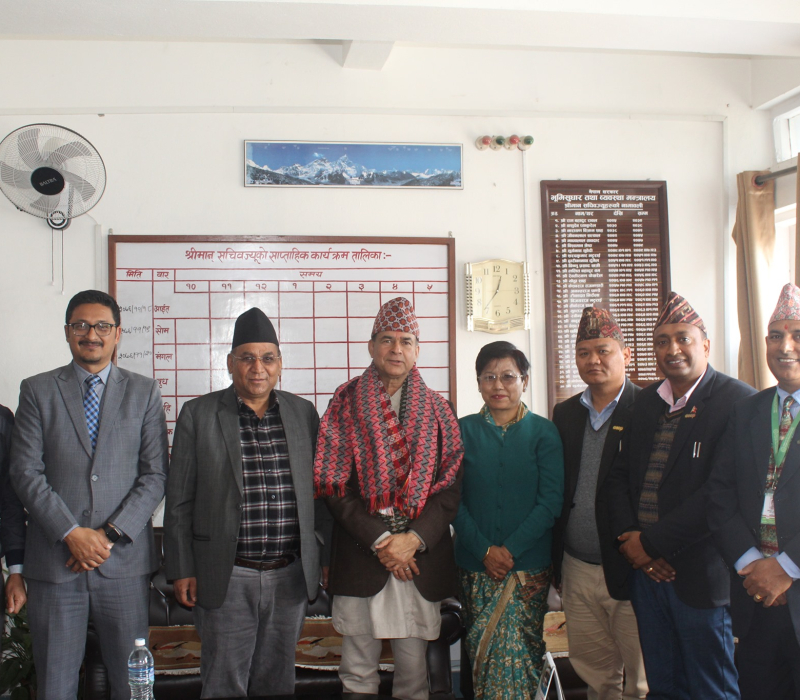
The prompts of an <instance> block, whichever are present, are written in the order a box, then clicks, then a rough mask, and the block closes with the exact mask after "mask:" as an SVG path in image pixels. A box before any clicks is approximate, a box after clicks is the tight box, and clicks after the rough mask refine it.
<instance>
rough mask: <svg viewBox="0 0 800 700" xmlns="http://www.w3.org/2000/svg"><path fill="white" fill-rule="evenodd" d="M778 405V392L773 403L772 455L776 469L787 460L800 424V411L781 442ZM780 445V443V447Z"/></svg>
mask: <svg viewBox="0 0 800 700" xmlns="http://www.w3.org/2000/svg"><path fill="white" fill-rule="evenodd" d="M778 404H779V402H778V392H777V391H776V392H775V400H774V401H773V402H772V454H773V455H774V457H775V469H778V468H780V467H781V466H782V465H783V460H785V459H786V453H787V452H788V451H789V445H791V444H792V436H793V435H794V431H795V428H796V427H797V424H798V423H800V411H798V412H797V415H796V416H795V417H794V419H793V420H792V424H791V426H789V430H788V431H787V432H786V435H785V436H784V438H783V442H780V430H781V417H780V413H779V411H778ZM778 443H780V447H779V446H778Z"/></svg>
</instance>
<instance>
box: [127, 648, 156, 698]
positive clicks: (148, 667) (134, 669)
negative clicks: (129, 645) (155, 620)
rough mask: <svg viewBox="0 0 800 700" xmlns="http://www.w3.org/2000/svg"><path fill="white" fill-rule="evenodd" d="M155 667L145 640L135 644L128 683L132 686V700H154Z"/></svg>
mask: <svg viewBox="0 0 800 700" xmlns="http://www.w3.org/2000/svg"><path fill="white" fill-rule="evenodd" d="M154 681H155V665H154V663H153V655H152V654H151V653H150V650H149V649H148V648H147V645H146V644H145V640H144V639H137V640H136V641H135V642H134V647H133V651H132V652H131V655H130V656H129V657H128V683H129V685H130V686H131V699H132V700H152V698H153V682H154Z"/></svg>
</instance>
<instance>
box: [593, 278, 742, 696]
mask: <svg viewBox="0 0 800 700" xmlns="http://www.w3.org/2000/svg"><path fill="white" fill-rule="evenodd" d="M653 347H654V350H655V354H656V362H657V364H658V368H659V370H660V371H661V373H662V374H663V375H664V376H665V377H666V379H664V381H663V382H659V383H655V384H651V385H650V386H649V387H647V388H646V389H643V390H642V391H641V392H640V393H639V396H638V397H637V398H636V401H635V402H634V404H633V407H632V409H631V410H632V413H633V416H632V419H631V425H630V428H629V430H628V431H627V434H626V435H624V436H623V438H622V452H621V453H620V455H619V457H618V458H617V460H616V461H615V463H614V466H613V467H612V471H611V475H610V476H609V479H608V488H609V495H610V498H611V519H612V532H613V533H614V534H616V535H617V538H618V540H619V542H620V552H622V554H623V555H624V556H625V558H626V559H627V560H628V562H629V563H630V564H631V565H632V567H633V568H634V571H633V572H632V576H631V579H630V587H631V588H630V590H631V602H632V603H633V609H634V611H635V612H636V619H637V621H638V623H639V638H640V640H641V643H642V652H643V654H644V663H645V669H646V670H647V683H648V685H649V686H650V692H649V694H648V696H647V697H648V698H670V699H675V698H680V699H683V698H687V699H688V698H692V699H693V700H713V699H715V698H734V699H736V698H738V697H739V690H738V687H737V682H736V681H737V676H736V668H735V666H734V664H733V649H734V647H733V634H732V632H731V619H730V610H729V606H728V602H729V594H730V579H729V576H728V571H727V567H726V566H725V562H724V561H723V560H722V557H721V555H720V553H719V551H718V550H717V549H716V547H715V546H714V543H713V542H712V540H711V537H710V532H709V528H708V523H707V521H706V508H707V504H708V488H707V487H708V484H707V481H708V477H709V473H710V470H711V463H712V460H713V457H714V454H715V452H716V449H717V445H718V443H719V440H720V437H721V436H722V433H723V431H724V430H725V426H726V424H727V421H728V417H729V416H730V413H731V409H732V406H733V403H734V402H735V401H737V400H738V399H741V398H744V397H746V396H749V395H751V394H753V393H755V392H754V390H753V389H752V388H751V387H749V386H747V385H746V384H744V383H742V382H740V381H738V380H736V379H733V378H731V377H728V376H726V375H724V374H722V373H720V372H716V371H715V370H714V369H713V368H712V367H711V366H710V365H709V364H708V353H709V349H710V342H709V340H708V337H707V335H706V329H705V325H704V324H703V321H702V319H701V318H700V317H699V316H698V314H697V312H696V311H695V310H694V309H693V308H692V307H691V305H690V304H689V302H688V301H686V299H684V298H683V297H681V296H680V295H678V294H675V293H674V292H671V293H670V295H669V298H668V300H667V303H666V305H665V306H664V308H663V310H662V312H661V315H660V317H659V319H658V321H657V322H656V327H655V330H654V331H653Z"/></svg>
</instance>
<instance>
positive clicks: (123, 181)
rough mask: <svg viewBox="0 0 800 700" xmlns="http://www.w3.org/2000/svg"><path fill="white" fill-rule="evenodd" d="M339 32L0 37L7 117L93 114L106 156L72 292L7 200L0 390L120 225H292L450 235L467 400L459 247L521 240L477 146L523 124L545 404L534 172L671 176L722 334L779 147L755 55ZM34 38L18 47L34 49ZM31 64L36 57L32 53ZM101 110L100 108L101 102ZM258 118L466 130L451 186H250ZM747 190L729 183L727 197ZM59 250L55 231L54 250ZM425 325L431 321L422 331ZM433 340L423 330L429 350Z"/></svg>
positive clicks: (443, 137)
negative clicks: (520, 46)
mask: <svg viewBox="0 0 800 700" xmlns="http://www.w3.org/2000/svg"><path fill="white" fill-rule="evenodd" d="M339 51H340V50H339V48H338V47H336V46H334V45H330V44H265V45H261V44H211V43H209V44H190V43H169V44H168V43H164V44H157V43H135V42H118V43H114V42H77V41H76V42H14V41H5V42H3V41H0V64H2V65H16V66H17V69H15V70H8V71H3V72H2V74H0V95H2V99H1V100H0V136H2V135H5V134H6V133H8V132H10V131H12V130H13V129H15V128H17V127H19V126H22V125H24V124H27V123H31V122H39V121H46V122H53V123H57V124H61V125H63V126H66V127H69V128H72V129H74V130H76V131H78V132H79V133H81V134H83V135H84V136H85V137H86V138H88V139H89V140H90V141H92V143H94V145H95V146H96V147H97V148H98V150H99V151H100V153H101V154H102V156H103V159H104V161H105V164H106V167H107V169H108V187H107V190H106V193H105V195H104V197H103V199H102V201H101V202H100V203H99V204H98V206H97V207H95V209H93V210H92V211H91V212H90V214H88V215H86V216H84V217H81V218H79V219H76V220H75V221H74V222H73V224H72V226H71V227H70V228H69V229H68V230H67V231H66V232H65V234H64V239H65V248H64V250H65V279H64V282H65V295H64V296H62V295H61V287H60V284H61V279H60V275H57V278H58V279H57V282H58V285H57V286H56V287H52V286H51V285H50V231H49V229H48V227H47V226H46V224H45V223H44V221H42V220H39V219H35V218H33V217H30V216H28V215H25V214H22V213H19V212H17V211H16V210H15V209H14V208H13V206H12V205H11V204H10V203H9V202H7V201H0V245H2V248H0V250H2V254H0V294H2V298H3V299H4V300H5V303H4V304H3V307H2V310H0V324H1V325H2V327H3V328H5V330H6V333H5V338H6V340H5V342H4V343H3V344H2V345H1V346H0V360H2V363H3V366H4V368H5V371H4V372H3V373H2V374H0V403H4V404H7V405H9V406H10V407H12V408H14V407H15V406H16V403H17V391H18V385H19V381H20V379H22V378H24V377H25V376H28V375H30V374H33V373H36V372H39V371H43V370H46V369H50V368H52V367H55V366H57V365H59V364H63V363H66V362H67V361H68V359H69V353H68V348H67V345H66V343H65V342H64V339H63V331H62V324H63V320H62V319H63V312H64V308H65V306H66V302H67V300H68V299H69V297H70V296H71V295H72V294H74V293H75V292H76V291H79V290H80V289H85V288H89V287H99V288H105V285H106V274H105V264H106V263H105V260H104V259H103V257H102V254H103V252H104V251H105V248H106V243H105V236H106V235H107V233H108V229H109V228H113V231H114V233H117V234H164V235H166V234H216V235H218V234H286V235H330V234H336V235H377V236H447V235H448V234H449V232H452V234H453V236H454V237H455V238H456V241H457V243H456V275H457V278H458V280H459V284H458V290H457V291H458V297H457V311H458V331H457V337H456V342H457V349H458V363H459V368H458V369H459V371H458V386H459V392H458V405H459V406H458V407H459V414H461V415H463V414H466V413H468V412H473V411H475V410H477V408H478V407H479V405H480V401H479V397H478V394H477V390H476V389H475V388H474V378H473V376H474V374H473V372H472V369H471V368H472V366H473V362H474V357H475V354H476V353H477V351H478V349H479V348H480V347H481V345H483V344H484V343H486V342H489V341H490V340H493V339H494V338H491V337H489V336H488V335H485V334H472V333H468V332H467V331H466V324H465V321H464V317H463V313H464V305H463V299H462V297H463V281H462V280H461V277H462V271H463V264H464V263H465V262H467V261H471V260H481V259H484V258H486V257H494V256H498V257H508V258H522V257H524V256H525V251H526V237H525V231H524V227H523V214H524V211H525V210H524V199H523V163H522V155H521V153H520V152H517V151H515V152H506V151H503V152H499V153H495V152H491V151H489V152H479V151H477V150H476V149H475V148H474V147H473V145H472V144H473V142H474V140H475V138H476V137H477V136H479V135H482V134H485V133H488V134H494V133H500V134H506V135H507V134H510V133H519V134H523V133H530V134H533V136H534V137H535V139H536V143H535V145H534V147H533V148H532V149H531V150H530V151H529V152H528V153H527V156H526V164H525V175H526V179H527V185H528V204H527V215H528V217H527V218H528V223H529V236H528V241H527V242H528V253H527V255H528V261H529V263H530V267H531V272H532V281H533V310H534V323H533V330H532V332H531V333H530V334H529V335H528V334H526V333H524V332H522V331H518V332H516V333H513V334H511V335H510V336H507V337H508V339H509V340H511V341H512V342H515V343H517V344H519V345H520V346H522V347H524V348H526V349H527V350H529V351H530V354H531V360H532V363H533V371H534V377H533V380H534V381H533V382H532V384H533V396H532V407H533V408H534V410H536V411H538V412H542V413H544V412H546V392H545V384H544V381H537V377H543V376H544V373H545V372H546V358H545V345H544V337H543V329H544V319H543V317H542V314H543V289H542V259H541V258H542V254H541V224H540V209H539V180H542V179H556V178H564V179H645V178H652V179H654V180H667V183H668V185H667V188H668V196H669V219H670V235H671V243H670V245H671V253H672V260H671V264H672V286H673V288H675V289H676V290H678V291H680V292H681V293H683V294H684V295H686V296H687V297H688V298H689V299H690V300H691V301H692V302H693V304H694V305H695V306H696V307H697V308H698V310H699V311H700V313H701V314H702V315H703V317H704V319H705V320H706V323H707V325H708V326H709V330H710V334H711V337H712V341H713V344H712V361H713V362H714V364H715V365H717V366H718V367H719V368H723V369H724V368H725V367H726V366H727V367H728V369H731V361H732V358H734V360H735V355H734V354H733V353H732V351H731V348H730V347H729V348H728V351H727V352H726V351H725V348H724V339H725V337H726V336H730V335H731V333H732V329H731V328H730V323H727V322H726V319H729V318H731V309H732V308H733V307H732V306H731V305H732V304H735V298H734V294H733V292H734V291H735V286H734V282H733V281H732V280H731V279H730V277H729V275H728V273H729V272H730V269H731V268H730V261H729V260H728V261H727V262H726V258H725V255H726V251H727V253H728V254H729V253H730V245H729V243H728V240H729V235H730V234H729V231H730V225H731V224H732V220H731V219H730V215H731V207H732V206H733V205H734V204H735V201H734V200H733V197H735V173H736V172H739V171H741V170H745V169H758V168H762V167H765V166H766V165H768V164H769V163H770V162H771V160H770V157H771V134H770V122H769V118H768V115H766V114H764V113H762V112H757V111H754V110H752V109H751V107H750V90H751V87H750V85H751V75H750V62H749V61H747V60H742V59H730V58H701V57H668V56H661V55H622V54H613V53H595V54H592V53H581V52H574V53H570V52H544V51H512V50H503V51H489V50H469V49H434V48H424V47H412V46H399V47H396V48H395V49H394V51H393V52H392V55H391V56H390V58H389V60H388V62H387V64H386V66H385V67H384V69H383V70H382V71H380V72H377V71H358V70H345V69H342V68H341V66H340V64H339V58H340V56H339ZM23 56H24V57H25V61H24V63H23V62H22V60H21V58H22V57H23ZM23 66H24V70H23ZM99 113H102V114H104V115H105V116H102V117H101V116H98V114H99ZM244 139H293V140H294V139H296V140H320V141H325V140H332V141H333V140H343V141H362V140H363V141H406V142H420V141H421V142H447V143H453V142H457V143H463V144H464V183H465V188H464V190H462V191H458V192H431V191H422V190H413V191H396V190H391V191H351V190H338V189H337V190H315V189H301V190H257V189H247V190H246V189H245V188H244V187H243V186H242V172H241V171H242V160H243V158H242V142H243V140H244ZM731 193H733V197H731ZM56 252H57V255H58V253H59V250H58V249H57V250H56ZM423 341H424V339H423ZM422 352H424V346H423V349H422Z"/></svg>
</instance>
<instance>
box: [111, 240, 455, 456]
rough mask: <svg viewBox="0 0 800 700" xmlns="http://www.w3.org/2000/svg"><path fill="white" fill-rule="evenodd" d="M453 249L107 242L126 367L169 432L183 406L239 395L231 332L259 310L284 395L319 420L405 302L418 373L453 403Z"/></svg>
mask: <svg viewBox="0 0 800 700" xmlns="http://www.w3.org/2000/svg"><path fill="white" fill-rule="evenodd" d="M453 263H454V242H453V240H452V239H447V238H443V239H438V238H434V239H430V238H428V239H425V238H418V239H414V238H407V239H396V238H393V239H388V238H342V237H336V238H333V237H331V238H322V237H314V238H299V237H298V238H291V237H280V238H276V237H259V238H243V237H236V238H232V237H228V238H220V237H197V236H185V237H178V236H170V237H157V236H110V237H109V286H110V289H111V294H112V295H113V296H114V297H115V298H116V299H117V302H118V303H119V305H120V307H121V308H122V340H121V342H120V345H119V347H118V350H117V364H118V365H119V366H120V367H124V368H125V369H129V370H132V371H134V372H139V373H140V374H144V375H146V376H150V377H154V378H155V379H157V380H158V382H159V384H160V386H161V392H162V396H163V398H164V410H165V412H166V414H167V423H168V429H169V434H170V442H171V437H172V429H173V427H174V423H175V421H176V420H177V417H178V413H179V411H180V409H181V406H182V405H183V403H184V402H185V401H187V400H189V399H191V398H194V397H196V396H200V395H202V394H205V393H208V392H210V391H215V390H217V389H224V388H225V387H227V386H228V385H229V384H230V376H229V375H228V371H227V368H226V356H227V354H228V353H229V352H230V349H231V347H230V344H231V339H232V337H233V326H234V322H235V320H236V317H237V316H239V314H241V313H242V312H243V311H246V310H247V309H249V308H251V307H253V306H258V307H259V308H261V309H262V310H263V311H264V312H265V313H266V314H267V316H269V317H270V319H271V320H272V322H273V323H274V325H275V328H276V330H277V332H278V337H279V339H280V344H281V354H282V356H283V375H282V377H281V380H280V384H279V388H280V389H284V390H285V391H290V392H292V393H294V394H297V395H299V396H303V397H304V398H307V399H308V400H309V401H311V402H313V403H314V405H315V406H316V407H317V410H318V411H319V412H320V413H322V412H323V411H324V410H325V408H326V407H327V405H328V401H329V400H330V398H331V396H332V395H333V392H334V391H335V389H336V388H337V387H338V386H339V385H340V384H342V383H344V382H345V381H347V380H348V379H350V378H351V377H354V376H356V375H358V374H360V373H361V372H363V371H364V369H365V368H366V367H367V366H368V365H369V363H370V357H369V354H368V352H367V341H368V340H369V337H370V333H371V330H372V322H373V320H374V318H375V314H376V313H377V312H378V309H379V308H380V305H381V304H383V303H384V302H385V301H388V300H389V299H392V298H393V297H397V296H404V297H407V298H408V299H409V300H410V301H411V303H412V304H413V305H414V307H415V309H416V313H417V317H418V318H419V325H420V341H421V350H420V355H419V361H418V363H417V366H418V367H419V369H420V372H421V373H422V376H423V378H424V379H425V382H426V383H427V384H428V386H429V387H431V388H432V389H434V390H436V391H438V392H440V393H441V394H442V395H443V396H444V397H445V398H448V399H451V398H453V397H455V371H454V369H455V368H454V366H453V365H454V361H453V358H454V357H455V347H454V340H455V337H454V336H455V333H454V324H455V322H454V308H455V300H454V278H453Z"/></svg>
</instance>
